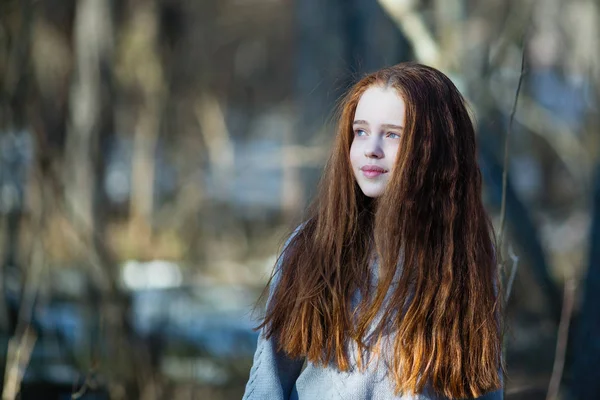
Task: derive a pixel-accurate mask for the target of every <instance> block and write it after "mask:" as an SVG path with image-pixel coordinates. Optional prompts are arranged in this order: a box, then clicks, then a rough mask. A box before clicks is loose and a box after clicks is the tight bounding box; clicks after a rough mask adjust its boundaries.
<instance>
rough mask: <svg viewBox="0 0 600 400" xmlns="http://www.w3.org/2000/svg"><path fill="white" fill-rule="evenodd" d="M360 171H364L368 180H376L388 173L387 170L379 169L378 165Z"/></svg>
mask: <svg viewBox="0 0 600 400" xmlns="http://www.w3.org/2000/svg"><path fill="white" fill-rule="evenodd" d="M360 170H361V171H362V173H363V175H364V176H365V177H367V178H376V177H378V176H380V175H383V174H385V173H387V172H388V171H387V170H386V169H384V168H381V167H378V166H376V165H365V166H363V167H361V168H360Z"/></svg>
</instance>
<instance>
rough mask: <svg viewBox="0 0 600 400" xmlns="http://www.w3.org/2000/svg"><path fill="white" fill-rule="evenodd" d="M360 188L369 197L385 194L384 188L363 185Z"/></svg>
mask: <svg viewBox="0 0 600 400" xmlns="http://www.w3.org/2000/svg"><path fill="white" fill-rule="evenodd" d="M360 190H361V191H362V192H363V194H364V195H365V196H367V197H371V198H376V197H379V196H381V195H382V194H383V190H381V189H379V188H370V187H361V188H360Z"/></svg>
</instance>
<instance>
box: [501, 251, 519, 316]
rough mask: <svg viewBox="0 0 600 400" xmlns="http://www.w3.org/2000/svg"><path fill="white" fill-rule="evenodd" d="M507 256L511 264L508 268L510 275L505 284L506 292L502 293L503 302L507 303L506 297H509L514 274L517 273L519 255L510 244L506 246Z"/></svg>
mask: <svg viewBox="0 0 600 400" xmlns="http://www.w3.org/2000/svg"><path fill="white" fill-rule="evenodd" d="M508 256H509V257H510V259H511V260H512V262H513V265H512V268H511V270H510V277H509V278H508V283H507V285H506V293H505V295H504V304H508V298H509V297H510V292H511V290H512V285H513V282H514V280H515V276H516V275H517V266H518V265H519V257H518V256H517V255H516V254H515V252H514V251H513V248H512V246H508Z"/></svg>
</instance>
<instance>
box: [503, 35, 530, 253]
mask: <svg viewBox="0 0 600 400" xmlns="http://www.w3.org/2000/svg"><path fill="white" fill-rule="evenodd" d="M523 42H525V41H523ZM524 75H525V44H524V43H523V50H522V53H521V73H520V74H519V83H518V84H517V90H516V91H515V101H514V102H513V107H512V111H511V113H510V121H509V122H508V130H507V132H506V137H505V138H504V171H503V172H502V203H501V206H500V230H499V232H498V251H499V252H501V251H502V244H503V241H504V225H505V221H506V185H507V184H508V162H509V150H510V147H509V139H510V135H511V132H512V126H513V122H514V119H515V113H516V112H517V103H518V101H519V93H520V92H521V83H522V82H523V76H524Z"/></svg>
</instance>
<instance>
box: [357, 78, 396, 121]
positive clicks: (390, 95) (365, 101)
mask: <svg viewBox="0 0 600 400" xmlns="http://www.w3.org/2000/svg"><path fill="white" fill-rule="evenodd" d="M404 113H405V105H404V100H402V97H400V95H399V93H398V91H397V90H396V89H393V88H389V89H386V88H383V87H381V86H371V87H370V88H368V89H367V90H365V92H364V93H363V94H362V96H361V97H360V99H359V101H358V104H357V106H356V111H355V112H354V119H355V120H357V119H360V120H365V121H367V122H369V123H386V124H396V125H403V124H404Z"/></svg>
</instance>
